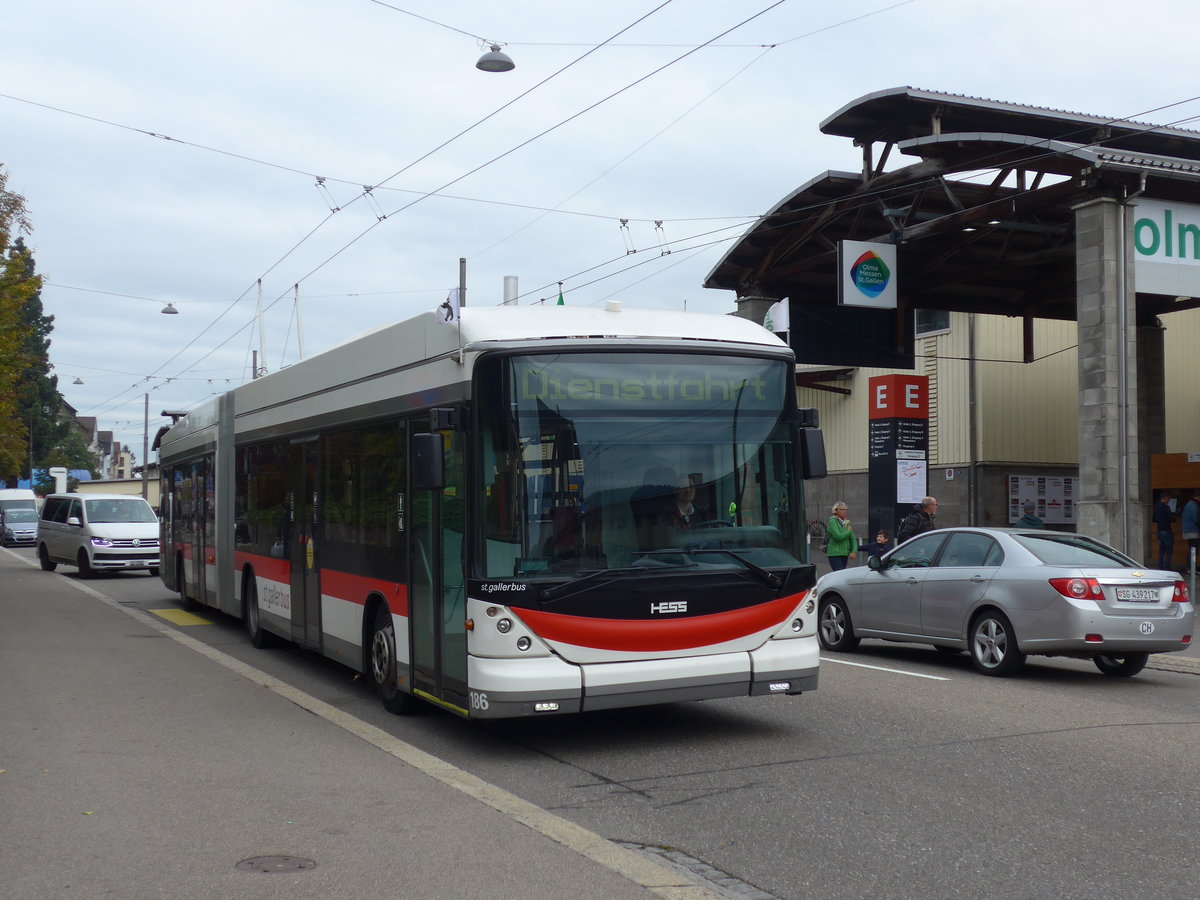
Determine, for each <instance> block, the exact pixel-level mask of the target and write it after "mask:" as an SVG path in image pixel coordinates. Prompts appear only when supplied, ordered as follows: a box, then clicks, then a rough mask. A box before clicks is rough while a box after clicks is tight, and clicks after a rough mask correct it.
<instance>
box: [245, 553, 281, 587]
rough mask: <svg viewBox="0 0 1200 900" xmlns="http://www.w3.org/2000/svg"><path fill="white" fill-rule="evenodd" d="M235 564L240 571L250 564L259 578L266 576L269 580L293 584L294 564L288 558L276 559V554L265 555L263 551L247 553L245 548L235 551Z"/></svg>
mask: <svg viewBox="0 0 1200 900" xmlns="http://www.w3.org/2000/svg"><path fill="white" fill-rule="evenodd" d="M233 564H234V566H235V567H236V569H237V571H239V572H240V571H242V569H244V568H246V566H247V565H249V566H250V567H251V568H253V569H254V574H255V575H257V576H258V577H259V578H265V579H267V581H276V582H278V583H279V584H291V582H292V564H291V563H290V562H288V561H287V560H286V559H276V558H275V557H274V556H263V555H262V554H261V553H247V552H246V551H244V550H235V551H234V553H233Z"/></svg>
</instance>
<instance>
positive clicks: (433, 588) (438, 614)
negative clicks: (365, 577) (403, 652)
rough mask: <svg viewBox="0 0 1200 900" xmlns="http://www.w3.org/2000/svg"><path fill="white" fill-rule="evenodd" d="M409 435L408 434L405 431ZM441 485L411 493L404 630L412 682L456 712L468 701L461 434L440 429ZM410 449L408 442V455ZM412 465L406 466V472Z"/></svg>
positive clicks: (463, 708) (418, 688)
mask: <svg viewBox="0 0 1200 900" xmlns="http://www.w3.org/2000/svg"><path fill="white" fill-rule="evenodd" d="M410 433H411V432H410ZM441 434H442V436H443V438H444V441H445V444H444V454H445V456H444V459H445V463H444V476H445V477H444V484H443V486H442V487H441V488H440V489H434V490H421V489H419V488H417V487H416V486H415V485H414V486H413V490H412V492H411V496H412V497H413V504H412V530H411V537H410V544H409V549H410V552H411V559H410V565H409V572H410V581H411V584H410V588H409V616H410V619H409V634H410V636H411V640H412V656H411V659H412V663H413V686H414V688H415V689H416V690H418V691H421V692H423V693H425V694H427V695H430V696H432V697H434V698H436V699H438V700H440V701H442V702H443V703H447V704H449V705H451V706H454V707H456V708H458V709H461V710H464V711H466V710H468V705H467V696H466V693H467V635H466V618H467V609H466V584H465V577H464V572H463V531H464V524H463V515H464V508H465V505H466V504H465V500H466V495H465V491H464V484H463V442H464V438H463V434H462V432H459V431H445V432H441ZM412 455H413V450H412V447H411V446H410V458H412ZM412 469H413V467H410V472H411V471H412Z"/></svg>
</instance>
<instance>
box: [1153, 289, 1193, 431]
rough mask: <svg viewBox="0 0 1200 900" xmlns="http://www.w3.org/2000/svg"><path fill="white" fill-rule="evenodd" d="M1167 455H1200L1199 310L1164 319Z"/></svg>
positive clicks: (1164, 317)
mask: <svg viewBox="0 0 1200 900" xmlns="http://www.w3.org/2000/svg"><path fill="white" fill-rule="evenodd" d="M1162 321H1163V325H1165V326H1166V329H1167V331H1166V334H1165V335H1164V338H1163V345H1164V347H1163V349H1164V352H1165V354H1166V357H1167V367H1166V368H1167V378H1166V385H1165V388H1166V395H1167V396H1166V406H1167V423H1166V431H1167V452H1168V453H1197V452H1200V309H1191V310H1188V311H1187V312H1181V313H1172V314H1171V315H1169V316H1163V319H1162Z"/></svg>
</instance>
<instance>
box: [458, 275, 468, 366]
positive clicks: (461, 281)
mask: <svg viewBox="0 0 1200 900" xmlns="http://www.w3.org/2000/svg"><path fill="white" fill-rule="evenodd" d="M466 305H467V259H466V257H465V256H460V257H459V258H458V364H459V365H460V366H461V365H462V364H463V360H464V354H463V342H462V308H463V307H464V306H466Z"/></svg>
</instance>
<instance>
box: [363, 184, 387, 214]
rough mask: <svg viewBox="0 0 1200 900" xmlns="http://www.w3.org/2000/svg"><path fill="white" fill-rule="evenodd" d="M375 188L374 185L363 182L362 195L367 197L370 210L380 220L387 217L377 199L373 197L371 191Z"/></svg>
mask: <svg viewBox="0 0 1200 900" xmlns="http://www.w3.org/2000/svg"><path fill="white" fill-rule="evenodd" d="M373 190H375V185H373V184H364V185H363V196H364V197H366V198H367V205H368V206H370V207H371V212H373V213H375V218H376V219H378V220H379V221H380V222H382V221H383V220H384V219H386V218H387V213H385V212H384V211H383V207H382V206H380V205H379V201H378V200H376V199H375V195H374V194H372V193H371V191H373Z"/></svg>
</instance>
